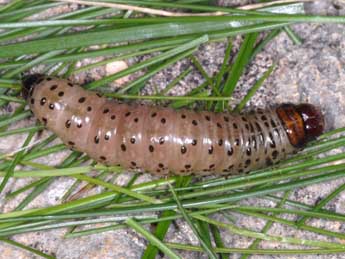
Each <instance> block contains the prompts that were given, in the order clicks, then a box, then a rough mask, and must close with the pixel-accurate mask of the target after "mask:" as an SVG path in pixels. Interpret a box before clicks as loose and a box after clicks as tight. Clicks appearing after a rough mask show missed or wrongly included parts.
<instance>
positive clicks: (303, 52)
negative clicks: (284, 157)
mask: <svg viewBox="0 0 345 259" xmlns="http://www.w3.org/2000/svg"><path fill="white" fill-rule="evenodd" d="M223 2H224V1H223ZM236 2H238V3H239V2H241V3H244V2H246V3H247V2H249V1H236ZM343 2H344V1H319V2H318V3H316V4H313V5H308V10H309V11H310V12H312V13H321V14H331V15H344V8H343V6H344V3H343ZM293 29H294V30H295V31H296V32H297V34H299V35H300V36H301V38H302V39H303V40H304V43H303V44H302V45H294V44H293V43H292V42H291V41H290V39H289V38H288V37H287V35H286V34H285V33H282V34H280V35H279V36H278V37H277V38H276V39H275V40H274V41H272V42H271V43H270V44H269V45H268V46H267V47H266V48H265V50H264V51H263V52H262V53H260V54H259V55H258V56H257V57H256V58H255V60H253V62H252V64H251V65H250V66H249V67H248V69H247V71H246V72H245V74H244V76H243V77H242V78H241V81H240V83H239V85H238V87H237V89H236V92H235V99H234V100H233V102H232V103H231V105H234V104H236V103H237V102H238V101H239V100H240V99H241V98H242V97H243V96H244V95H245V93H246V91H247V90H248V89H249V88H250V87H251V86H252V85H253V83H254V82H255V81H256V80H257V79H258V78H260V77H261V76H262V74H263V73H264V72H265V71H266V70H267V68H268V67H270V66H271V65H272V64H273V63H276V64H277V66H276V69H275V71H274V72H273V74H272V75H271V77H270V78H269V79H268V80H267V81H266V83H265V84H264V86H263V87H262V88H261V89H260V90H259V91H258V92H257V93H256V94H255V96H254V98H253V99H252V100H251V102H250V103H249V106H251V107H253V106H260V107H264V106H267V105H269V104H273V103H277V102H286V101H291V102H304V101H308V102H311V103H314V104H318V105H320V106H321V107H322V110H323V112H324V113H325V115H326V128H327V129H333V128H338V127H343V126H344V125H345V108H344V107H345V87H344V82H345V52H344V49H345V26H344V25H335V24H331V25H318V24H300V25H296V26H293ZM239 43H240V37H237V38H236V40H235V43H234V44H235V48H236V47H237V48H238V46H239ZM225 46H226V45H225V43H212V44H207V45H203V46H202V47H201V48H200V49H199V51H198V53H197V54H196V56H197V58H198V59H199V61H200V62H201V64H203V65H204V67H205V69H206V71H207V72H208V73H209V74H210V75H212V74H213V73H214V72H216V71H217V70H218V69H219V66H220V64H221V62H222V58H223V55H224V48H225ZM136 61H137V60H130V62H129V64H131V62H136ZM189 66H190V63H189V62H187V61H182V62H179V63H177V64H175V65H173V66H172V67H170V68H168V69H166V70H165V71H163V72H161V73H159V74H157V75H156V76H155V77H154V78H153V79H152V80H150V82H149V84H148V86H147V87H146V89H145V90H144V93H152V92H153V89H154V88H153V85H155V86H156V87H158V89H162V88H164V86H165V85H166V84H167V83H169V82H170V81H171V80H173V78H175V77H176V75H178V74H179V73H180V72H181V71H183V70H185V69H186V68H187V67H189ZM96 77H97V75H95V78H96ZM77 79H78V78H77ZM201 82H202V81H201V76H200V75H199V74H198V73H197V72H193V73H191V74H190V75H189V76H187V77H186V78H185V79H184V80H183V82H181V83H180V84H179V85H178V86H177V87H176V88H174V89H173V90H172V91H171V92H170V94H172V95H181V94H184V93H186V92H188V91H190V89H191V88H193V87H196V86H197V85H198V84H200V83H201ZM3 112H4V111H3ZM32 123H34V119H31V120H25V121H21V122H19V125H15V126H14V127H19V126H21V127H22V126H23V125H29V124H32ZM43 134H44V135H43V136H41V138H43V137H44V136H47V134H48V133H47V132H44V133H43ZM36 140H37V139H36ZM23 141H24V137H22V138H19V137H18V136H15V137H8V138H1V139H0V150H1V153H9V152H11V151H13V150H15V149H16V148H18V147H20V145H21V144H22V143H23ZM64 156H65V154H63V153H59V154H57V155H54V156H49V157H46V158H44V159H41V160H40V162H44V163H48V164H52V165H54V164H57V163H58V162H59V161H61V160H62V158H63V157H64ZM150 178H151V177H150V176H148V175H144V176H142V177H141V178H140V181H145V180H148V179H150ZM126 181H128V175H123V176H121V178H120V179H118V183H119V184H124V183H125V182H126ZM26 183H27V180H17V181H12V180H11V181H10V183H9V184H8V185H7V188H6V191H9V190H11V189H17V188H19V187H21V186H24V185H25V184H26ZM343 183H345V179H342V180H337V181H330V182H327V183H323V184H318V185H311V186H308V187H305V188H300V189H298V190H296V191H295V192H293V193H292V194H291V196H290V198H291V199H293V200H296V201H300V202H304V203H307V204H314V203H315V202H316V201H318V200H319V199H321V198H323V197H325V196H326V195H327V194H328V193H330V192H331V191H332V190H334V189H335V188H336V187H337V186H339V185H340V184H343ZM71 184H72V180H71V179H68V178H59V180H57V181H55V182H54V183H53V184H52V185H51V186H50V188H49V189H48V190H47V191H45V192H44V193H43V194H42V195H40V196H39V197H38V198H37V199H35V200H34V202H32V203H31V204H30V206H28V208H35V207H44V206H52V205H54V204H58V203H59V202H60V199H61V197H62V195H63V193H64V192H65V190H66V189H67V188H68V187H69V186H70V185H71ZM96 191H97V190H95V192H96ZM24 197H25V196H24V195H20V197H18V199H16V200H13V201H10V202H7V203H4V200H3V196H1V197H0V208H1V210H2V211H3V212H6V211H10V210H13V209H14V208H15V207H16V206H17V205H18V204H19V202H20V201H21V200H22V199H23V198H24ZM242 203H243V204H251V205H256V206H259V205H261V206H274V205H275V203H274V202H268V201H263V200H261V199H249V200H246V201H243V202H242ZM327 208H328V209H331V210H333V211H335V212H339V213H345V193H342V194H340V195H339V196H338V197H337V198H336V199H334V200H333V201H332V202H331V203H330V204H328V205H327ZM233 217H234V220H235V222H236V224H237V225H238V226H241V227H246V228H250V229H253V230H257V231H259V230H261V229H262V227H263V226H264V224H265V221H264V220H261V219H257V218H253V217H244V216H241V215H239V214H233ZM215 218H217V219H219V220H226V219H224V218H223V217H222V216H221V215H217V216H215ZM285 218H287V219H292V218H291V216H287V215H286V216H285ZM309 223H310V224H311V225H313V226H317V227H323V228H325V229H329V230H332V231H338V232H341V233H344V231H345V224H341V223H339V222H325V221H322V220H312V221H309ZM66 231H67V230H61V229H60V230H51V231H46V232H39V233H27V234H22V235H17V236H15V237H14V239H15V240H17V241H19V242H22V243H24V244H27V245H30V246H33V247H35V248H38V249H40V250H42V251H44V252H46V253H48V254H52V255H55V256H56V257H57V258H59V259H79V258H83V259H91V258H100V259H108V258H109V259H110V258H112V259H114V258H126V259H136V258H140V257H141V254H142V252H143V251H144V249H145V246H146V245H147V242H146V241H145V240H144V239H143V238H142V237H141V236H139V235H137V234H136V233H135V232H133V231H132V230H118V231H111V232H106V233H103V234H97V235H91V236H87V237H83V238H75V239H64V238H63V234H64V233H66ZM269 233H270V234H272V235H284V236H291V237H300V238H306V239H316V238H317V237H318V236H317V235H316V234H311V233H307V232H304V231H301V230H294V229H292V228H289V227H286V226H282V225H279V224H273V226H272V228H271V230H270V231H269ZM221 234H222V236H223V238H224V242H225V244H226V245H227V246H229V247H243V248H245V247H247V246H248V245H249V244H250V243H251V241H252V240H251V239H248V238H244V237H240V236H237V235H233V234H231V233H229V232H228V231H226V230H222V233H221ZM166 240H167V241H171V242H181V243H191V244H197V243H198V241H197V239H196V237H195V236H194V235H193V234H192V231H191V230H190V228H189V227H188V226H187V225H186V223H184V222H183V221H180V220H177V221H176V224H173V225H172V226H171V227H170V229H169V231H168V234H167V237H166ZM324 240H327V239H324ZM328 240H329V241H331V240H330V239H328ZM260 247H263V248H277V249H278V248H294V247H296V246H288V245H282V244H277V243H272V242H261V243H260ZM181 256H183V257H184V258H189V259H194V258H195V259H196V258H207V257H206V256H205V255H201V254H199V253H189V252H181ZM238 257H239V256H238V255H234V256H231V258H238ZM0 258H1V259H2V258H3V259H8V258H17V259H24V258H25V259H34V258H37V257H35V256H33V255H32V254H29V253H26V252H24V251H22V250H18V249H16V248H13V247H12V246H9V245H5V244H3V243H0ZM250 258H253V259H266V258H267V259H268V258H298V259H302V258H303V259H312V258H317V259H326V258H327V259H329V258H334V259H341V258H345V255H341V254H340V255H311V256H279V255H275V256H263V255H255V256H251V257H250Z"/></svg>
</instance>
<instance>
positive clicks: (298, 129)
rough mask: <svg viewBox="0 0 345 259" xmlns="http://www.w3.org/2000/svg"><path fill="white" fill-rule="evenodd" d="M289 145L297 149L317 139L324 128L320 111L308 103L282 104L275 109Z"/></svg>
mask: <svg viewBox="0 0 345 259" xmlns="http://www.w3.org/2000/svg"><path fill="white" fill-rule="evenodd" d="M276 111H277V114H278V116H279V118H280V120H281V121H282V123H283V125H284V127H285V130H286V133H287V135H288V137H289V141H290V143H291V145H293V146H294V147H297V148H301V147H303V146H305V144H307V143H308V142H310V141H312V140H315V139H316V138H317V137H319V136H320V135H321V134H322V133H323V131H324V128H325V121H324V116H323V114H322V112H321V109H320V108H319V107H317V106H314V105H312V104H309V103H302V104H298V105H294V104H291V103H284V104H281V105H279V106H278V107H277V109H276Z"/></svg>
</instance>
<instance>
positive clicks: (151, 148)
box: [149, 145, 155, 153]
mask: <svg viewBox="0 0 345 259" xmlns="http://www.w3.org/2000/svg"><path fill="white" fill-rule="evenodd" d="M154 150H155V148H154V147H153V146H152V145H150V146H149V151H150V152H151V153H152V152H153V151H154Z"/></svg>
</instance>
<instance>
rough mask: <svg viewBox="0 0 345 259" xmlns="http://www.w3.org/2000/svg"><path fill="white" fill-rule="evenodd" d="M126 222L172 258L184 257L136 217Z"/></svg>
mask: <svg viewBox="0 0 345 259" xmlns="http://www.w3.org/2000/svg"><path fill="white" fill-rule="evenodd" d="M126 224H127V225H128V226H130V227H132V228H133V229H134V230H135V231H137V232H138V233H140V234H141V235H143V236H144V237H145V238H146V239H147V240H148V241H149V242H151V244H153V245H154V246H156V247H157V248H158V249H159V250H161V251H162V252H163V253H164V254H165V255H167V256H169V258H171V259H182V258H181V257H180V256H178V255H177V254H176V253H174V252H173V251H172V250H171V249H170V248H169V247H167V246H166V245H165V244H164V243H163V242H162V241H160V240H159V239H158V238H156V237H155V236H154V235H152V234H151V233H150V232H148V231H147V230H146V229H145V228H143V227H142V226H141V225H140V224H139V223H137V222H136V221H135V220H134V219H131V218H130V219H127V220H126Z"/></svg>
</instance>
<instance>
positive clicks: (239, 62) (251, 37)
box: [215, 32, 259, 112]
mask: <svg viewBox="0 0 345 259" xmlns="http://www.w3.org/2000/svg"><path fill="white" fill-rule="evenodd" d="M258 35H259V34H258V33H257V32H254V33H250V34H247V35H246V36H245V38H244V41H243V43H242V45H241V48H240V50H239V52H238V54H237V56H236V59H235V61H234V63H233V65H232V67H231V70H230V72H229V74H228V76H227V79H226V81H225V83H224V88H223V90H222V95H223V96H231V95H232V94H233V92H234V90H235V87H236V84H237V82H238V80H239V79H240V76H241V75H242V72H243V70H244V69H245V67H246V65H247V64H248V63H249V61H250V58H251V57H252V53H253V48H254V45H255V42H256V39H257V37H258ZM223 105H224V103H223V102H218V103H217V104H216V107H215V110H216V111H217V112H219V111H222V110H223Z"/></svg>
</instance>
